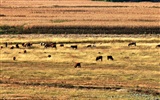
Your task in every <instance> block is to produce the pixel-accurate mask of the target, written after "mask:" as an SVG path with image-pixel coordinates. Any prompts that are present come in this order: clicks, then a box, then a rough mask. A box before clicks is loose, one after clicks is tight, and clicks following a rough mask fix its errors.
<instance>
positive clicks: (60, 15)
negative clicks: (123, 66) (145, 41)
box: [0, 0, 160, 27]
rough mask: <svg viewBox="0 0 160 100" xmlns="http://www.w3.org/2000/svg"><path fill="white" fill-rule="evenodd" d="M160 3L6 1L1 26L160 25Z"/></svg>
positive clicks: (2, 5)
mask: <svg viewBox="0 0 160 100" xmlns="http://www.w3.org/2000/svg"><path fill="white" fill-rule="evenodd" d="M159 7H160V6H159V3H151V2H140V3H133V2H131V3H111V2H94V1H90V0H69V1H68V0H52V1H51V0H45V1H44V0H41V1H39V0H36V1H35V0H29V1H28V0H5V1H4V0H2V3H1V7H0V14H1V15H4V16H2V17H1V21H0V25H1V26H2V25H24V26H25V27H31V26H37V25H40V26H84V25H86V26H132V27H134V26H148V27H154V26H159V22H160V17H159Z"/></svg>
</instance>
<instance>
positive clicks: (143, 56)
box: [0, 35, 160, 100]
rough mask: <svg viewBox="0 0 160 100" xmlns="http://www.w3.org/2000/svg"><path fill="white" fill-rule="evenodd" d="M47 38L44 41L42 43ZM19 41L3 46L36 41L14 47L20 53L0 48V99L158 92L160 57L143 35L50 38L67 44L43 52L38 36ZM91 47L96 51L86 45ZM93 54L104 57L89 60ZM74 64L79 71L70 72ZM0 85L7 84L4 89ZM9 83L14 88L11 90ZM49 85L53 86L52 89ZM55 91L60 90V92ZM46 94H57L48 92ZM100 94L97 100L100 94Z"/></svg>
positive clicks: (153, 43) (138, 96)
mask: <svg viewBox="0 0 160 100" xmlns="http://www.w3.org/2000/svg"><path fill="white" fill-rule="evenodd" d="M35 36H36V35H35ZM7 38H9V37H7ZM7 38H3V41H1V45H3V44H2V43H4V42H5V41H4V40H6V41H7ZM51 38H52V37H48V39H51ZM24 39H26V40H25V41H23V40H19V39H18V38H17V37H12V38H11V40H8V41H7V42H11V41H14V42H13V44H9V47H10V46H12V45H15V44H14V43H17V42H19V43H22V42H26V41H28V42H33V43H35V42H34V41H36V44H33V47H31V48H24V47H22V46H21V45H20V49H13V50H11V49H9V47H8V48H5V47H4V48H2V49H0V54H1V56H0V57H1V59H0V65H1V70H0V73H1V78H0V80H1V81H0V82H1V83H2V84H1V90H2V91H1V94H2V95H1V98H7V97H8V98H34V97H35V98H39V97H42V98H46V99H47V98H49V99H51V98H52V97H55V98H61V96H62V95H61V94H63V96H62V99H76V98H80V99H89V98H93V99H96V98H100V99H106V98H113V99H114V100H117V99H119V100H122V99H123V100H125V99H126V100H127V99H129V98H130V97H134V96H135V97H134V99H133V100H135V99H142V100H145V99H146V98H150V99H152V98H157V97H156V96H153V95H151V94H152V93H150V94H149V95H148V94H143V93H142V94H136V93H135V94H134V92H133V91H132V89H143V90H146V91H150V90H153V91H158V89H159V78H158V76H159V75H160V73H159V64H160V63H159V62H158V59H160V57H159V56H158V55H159V48H155V46H156V45H157V44H158V43H159V42H160V41H159V40H158V38H156V37H154V38H152V39H153V40H156V41H152V39H150V38H147V37H145V38H142V37H140V38H127V37H120V38H119V39H118V38H107V37H106V38H105V37H103V38H100V37H99V38H94V37H88V40H89V41H92V42H84V41H85V40H87V38H85V39H83V38H81V37H78V40H73V41H72V43H68V42H69V41H70V39H71V40H72V39H73V38H72V37H68V38H65V39H63V38H61V37H56V39H55V40H53V41H56V42H57V43H58V42H62V41H65V43H67V44H65V45H64V47H60V46H59V44H57V49H54V48H47V49H45V48H44V47H42V46H40V44H39V43H38V42H39V41H41V40H43V38H38V39H35V38H34V36H33V39H31V41H30V40H27V37H25V38H24ZM115 40H116V41H115ZM119 40H123V42H119ZM133 40H134V41H136V42H137V41H138V42H137V46H136V47H134V46H132V47H128V42H129V41H133ZM141 40H143V41H141ZM106 41H110V42H106ZM157 41H158V42H157ZM83 42H84V43H83ZM93 43H94V45H96V47H92V48H87V47H86V46H87V45H88V44H93ZM71 44H77V45H78V49H77V50H74V49H71V48H70V45H71ZM24 49H25V50H27V53H26V54H24V53H23V50H24ZM48 55H51V57H50V58H48ZM99 55H102V56H103V57H104V58H103V61H102V62H101V61H95V58H96V56H99ZM108 55H112V56H113V58H114V60H113V61H111V60H107V56H108ZM14 56H16V58H17V59H16V60H15V61H13V57H14ZM76 62H81V64H82V68H77V69H75V68H74V64H75V63H76ZM3 84H5V85H7V86H8V85H9V84H10V85H9V87H7V88H6V86H5V85H3ZM27 84H28V86H27ZM14 85H16V88H15V87H14ZM26 86H27V87H26ZM34 86H35V87H34ZM50 86H51V87H50ZM45 87H46V90H45V89H44V88H45ZM55 87H57V88H56V89H55ZM58 87H59V88H58ZM60 87H61V88H64V89H60ZM78 87H79V88H80V87H85V88H88V87H93V88H94V87H97V88H99V87H110V88H116V87H117V88H121V89H126V91H130V92H125V93H123V92H117V91H118V90H117V91H109V90H101V89H100V90H87V89H84V90H79V89H78V90H77V89H75V88H78ZM10 88H12V89H10ZM17 88H18V89H17ZM24 88H25V89H24ZM66 88H72V89H66ZM32 89H34V90H32ZM37 89H38V90H37ZM52 90H54V91H57V92H58V93H57V92H56V93H57V94H56V93H55V94H54V92H52ZM61 90H63V91H61ZM66 91H67V92H66ZM105 91H106V92H105ZM20 94H22V95H20ZM26 94H27V95H26ZM93 94H94V95H93ZM100 94H101V95H103V96H100ZM115 95H117V96H115Z"/></svg>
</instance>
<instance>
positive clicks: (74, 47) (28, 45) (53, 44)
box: [0, 42, 160, 68]
mask: <svg viewBox="0 0 160 100" xmlns="http://www.w3.org/2000/svg"><path fill="white" fill-rule="evenodd" d="M21 45H22V46H23V47H32V45H33V44H32V43H30V42H27V43H22V44H21ZM40 45H41V46H44V48H48V47H51V48H55V49H57V43H56V42H49V43H40ZM4 46H5V47H8V43H7V42H5V43H4ZM63 46H64V44H63V43H61V44H60V47H63ZM128 46H136V42H131V43H129V44H128ZM70 47H71V48H72V49H78V45H71V46H70ZM86 47H87V48H89V47H95V45H87V46H86ZM0 48H1V49H2V48H3V46H1V47H0ZM14 48H20V46H19V44H16V45H15V46H11V47H10V49H14ZM156 48H160V44H158V45H156ZM24 53H27V51H26V50H24ZM48 57H51V55H48ZM107 59H108V60H114V58H113V57H112V56H111V55H109V56H107ZM13 60H16V57H13ZM95 60H96V61H98V60H100V61H102V60H103V56H97V57H96V59H95ZM74 67H75V68H77V67H78V68H80V67H81V63H80V62H78V63H76V64H75V66H74Z"/></svg>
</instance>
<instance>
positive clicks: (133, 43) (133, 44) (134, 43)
mask: <svg viewBox="0 0 160 100" xmlns="http://www.w3.org/2000/svg"><path fill="white" fill-rule="evenodd" d="M128 46H136V42H131V43H129V44H128Z"/></svg>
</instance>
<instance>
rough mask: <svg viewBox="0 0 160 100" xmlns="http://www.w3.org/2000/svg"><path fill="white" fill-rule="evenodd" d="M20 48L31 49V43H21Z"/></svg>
mask: <svg viewBox="0 0 160 100" xmlns="http://www.w3.org/2000/svg"><path fill="white" fill-rule="evenodd" d="M22 46H23V47H31V46H32V43H30V42H27V43H22Z"/></svg>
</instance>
